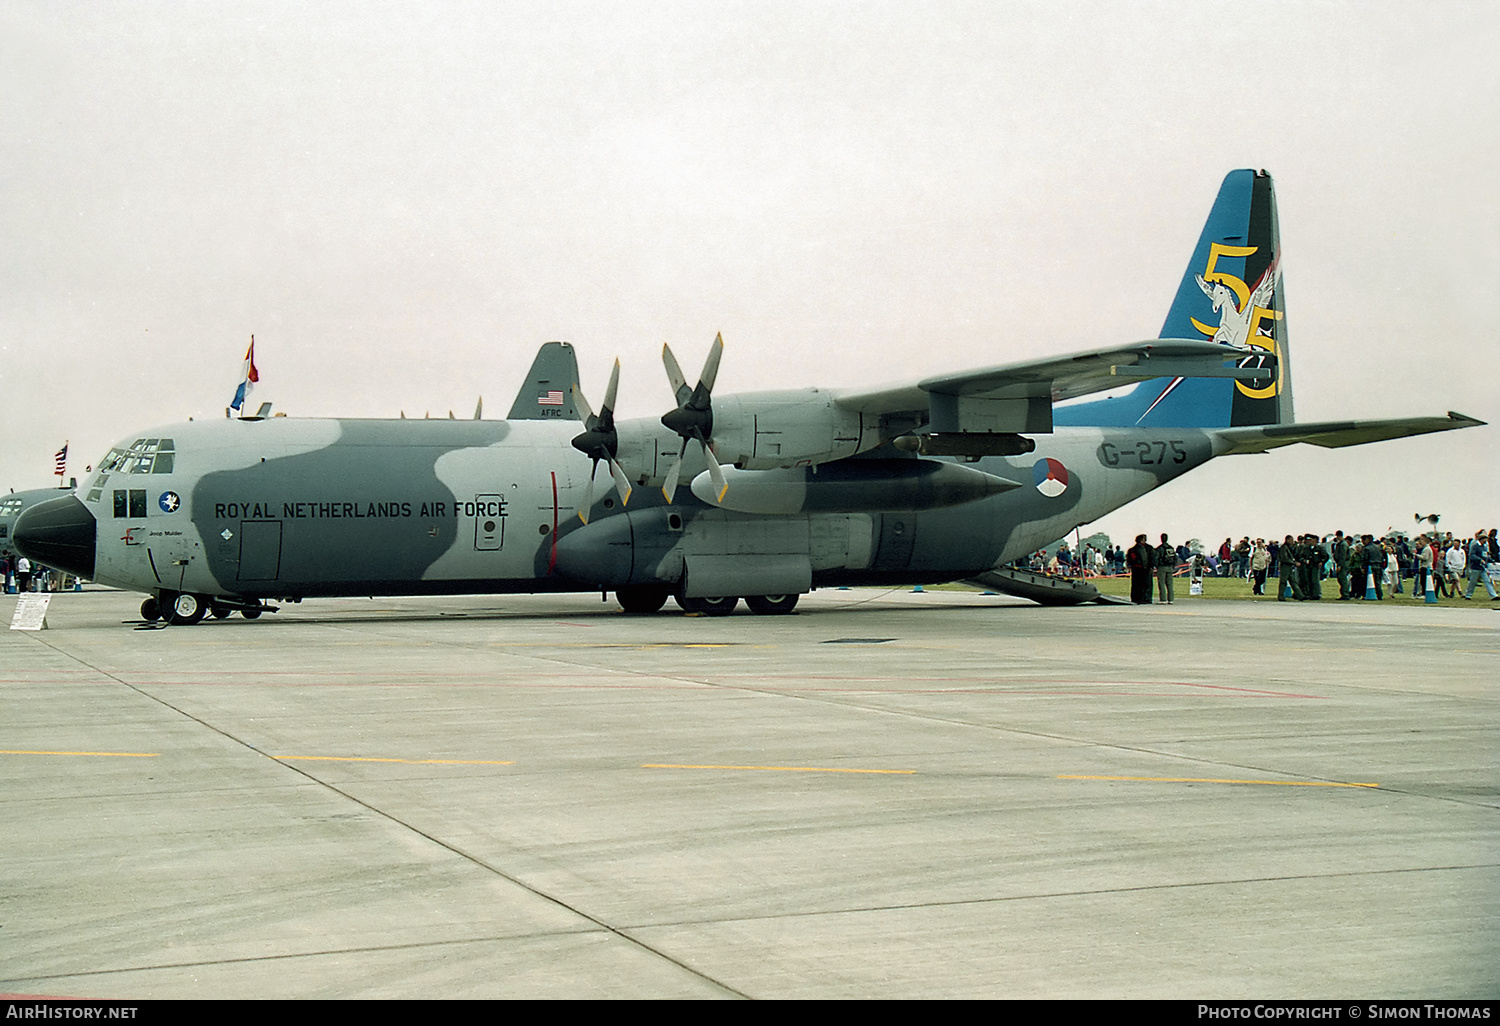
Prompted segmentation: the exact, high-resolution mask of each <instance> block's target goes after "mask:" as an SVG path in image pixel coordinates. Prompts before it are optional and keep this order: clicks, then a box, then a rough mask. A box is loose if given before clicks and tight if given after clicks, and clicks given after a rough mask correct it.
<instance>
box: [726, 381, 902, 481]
mask: <svg viewBox="0 0 1500 1026" xmlns="http://www.w3.org/2000/svg"><path fill="white" fill-rule="evenodd" d="M713 437H714V449H715V451H716V452H717V454H718V457H719V462H720V463H727V464H732V465H733V466H736V467H739V468H740V469H741V470H780V469H790V468H792V467H807V466H812V465H815V464H819V463H828V462H830V461H832V460H841V459H844V458H845V457H848V456H853V455H855V454H856V453H859V452H863V451H864V450H866V449H871V448H874V447H875V446H876V445H878V444H880V439H879V437H878V435H877V434H876V431H875V425H871V426H870V427H869V428H866V427H865V426H864V424H863V423H862V418H861V417H860V415H859V414H858V413H852V412H850V411H848V410H845V409H842V408H840V407H839V406H837V405H835V404H834V401H833V393H832V392H830V391H827V390H825V389H819V388H803V389H796V390H791V391H782V392H746V393H743V394H740V395H726V396H724V397H723V398H720V397H718V396H715V397H714V429H713Z"/></svg>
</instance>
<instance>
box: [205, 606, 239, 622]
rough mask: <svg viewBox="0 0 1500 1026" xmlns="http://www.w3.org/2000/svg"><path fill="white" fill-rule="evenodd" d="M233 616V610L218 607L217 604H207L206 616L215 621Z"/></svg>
mask: <svg viewBox="0 0 1500 1026" xmlns="http://www.w3.org/2000/svg"><path fill="white" fill-rule="evenodd" d="M233 614H234V610H233V609H230V608H229V607H228V606H223V605H220V604H219V603H217V602H210V603H209V604H208V615H209V616H211V617H213V618H214V619H215V620H223V619H225V618H226V617H229V616H231V615H233Z"/></svg>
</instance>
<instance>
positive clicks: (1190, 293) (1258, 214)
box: [1052, 170, 1292, 428]
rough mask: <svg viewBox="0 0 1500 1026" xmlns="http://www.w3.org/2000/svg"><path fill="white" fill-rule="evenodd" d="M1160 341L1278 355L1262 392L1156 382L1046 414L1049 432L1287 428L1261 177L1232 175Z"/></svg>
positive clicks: (1276, 286) (1286, 372) (1275, 241)
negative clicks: (1062, 428) (1206, 342)
mask: <svg viewBox="0 0 1500 1026" xmlns="http://www.w3.org/2000/svg"><path fill="white" fill-rule="evenodd" d="M1160 337H1161V338H1202V339H1211V340H1213V341H1215V342H1223V343H1227V344H1233V345H1248V346H1253V347H1255V348H1258V349H1265V350H1267V351H1268V352H1271V353H1275V354H1276V356H1277V367H1278V370H1277V374H1276V380H1275V381H1274V382H1273V383H1271V384H1269V385H1266V386H1264V387H1256V383H1255V382H1251V381H1236V380H1233V379H1231V378H1156V379H1154V380H1151V381H1143V382H1141V383H1140V384H1138V385H1136V386H1135V387H1134V388H1133V389H1131V390H1130V392H1129V393H1128V394H1125V395H1120V396H1115V397H1111V398H1105V399H1095V400H1092V401H1087V402H1080V403H1076V404H1074V405H1068V406H1058V407H1056V408H1055V409H1054V410H1053V416H1052V419H1053V423H1054V424H1057V425H1080V426H1095V427H1200V428H1213V427H1242V426H1249V425H1254V424H1282V423H1289V422H1291V420H1292V374H1291V366H1290V362H1289V360H1288V357H1287V347H1286V306H1285V301H1284V298H1283V295H1282V287H1281V233H1280V231H1279V230H1278V228H1277V223H1276V194H1275V191H1274V190H1273V189H1272V186H1271V176H1270V175H1268V174H1266V173H1265V172H1264V171H1248V170H1245V171H1231V172H1229V174H1228V175H1227V176H1225V178H1224V184H1223V185H1222V186H1220V188H1219V198H1218V199H1217V200H1216V201H1215V202H1214V206H1213V210H1211V211H1210V212H1209V215H1208V222H1207V223H1206V224H1205V225H1204V226H1203V235H1202V236H1201V237H1200V238H1199V239H1198V246H1197V248H1196V249H1194V250H1193V258H1192V260H1191V261H1190V262H1189V263H1188V268H1187V271H1186V273H1184V274H1183V276H1182V284H1181V285H1180V286H1179V287H1178V289H1177V298H1176V299H1175V300H1174V301H1173V302H1172V308H1171V310H1169V311H1168V312H1167V320H1166V323H1165V324H1163V325H1162V329H1161V335H1160Z"/></svg>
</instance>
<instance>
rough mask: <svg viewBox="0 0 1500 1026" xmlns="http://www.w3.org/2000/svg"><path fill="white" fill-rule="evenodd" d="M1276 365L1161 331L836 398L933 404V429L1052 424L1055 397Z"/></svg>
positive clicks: (873, 405) (850, 405)
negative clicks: (1139, 338)
mask: <svg viewBox="0 0 1500 1026" xmlns="http://www.w3.org/2000/svg"><path fill="white" fill-rule="evenodd" d="M1241 364H1243V366H1241ZM1275 372H1276V359H1275V357H1274V356H1273V355H1272V354H1270V353H1268V352H1266V351H1265V350H1263V349H1252V348H1241V347H1238V346H1225V345H1220V344H1218V343H1215V342H1205V341H1202V340H1192V339H1175V338H1157V339H1150V340H1148V341H1145V342H1136V343H1133V344H1131V345H1124V346H1117V347H1114V348H1112V349H1094V350H1090V351H1088V352H1083V353H1073V354H1071V355H1067V356H1054V357H1048V358H1046V359H1042V360H1027V361H1025V362H1023V363H1011V364H1003V365H1001V366H998V367H984V368H981V369H979V370H972V371H965V372H963V373H960V374H949V375H942V376H938V377H932V378H925V379H923V380H922V381H918V382H916V383H915V384H907V385H894V386H887V387H884V388H875V389H867V390H860V391H852V390H851V391H846V392H841V393H839V394H838V396H837V397H836V399H835V401H836V402H837V403H838V405H839V406H841V407H843V408H845V409H848V410H856V411H858V412H860V413H863V414H868V415H872V416H881V415H887V414H899V413H920V414H922V415H924V416H926V415H927V414H928V412H929V410H930V411H931V414H932V416H931V420H932V423H933V426H934V430H965V431H975V430H979V431H984V430H989V431H1026V432H1033V431H1050V430H1051V429H1052V415H1051V404H1052V403H1055V402H1060V401H1061V400H1063V399H1072V398H1073V397H1075V396H1080V395H1088V394H1090V393H1092V392H1103V391H1107V390H1109V389H1111V388H1119V387H1120V386H1121V385H1129V384H1133V383H1135V382H1138V381H1147V380H1150V379H1151V378H1172V377H1189V378H1198V377H1202V378H1240V379H1243V380H1254V379H1258V378H1266V377H1269V376H1272V375H1274V374H1275ZM945 414H946V415H945Z"/></svg>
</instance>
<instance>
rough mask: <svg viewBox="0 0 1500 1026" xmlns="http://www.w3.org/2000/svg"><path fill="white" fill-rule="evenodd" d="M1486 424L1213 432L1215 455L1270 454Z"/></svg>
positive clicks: (1380, 423)
mask: <svg viewBox="0 0 1500 1026" xmlns="http://www.w3.org/2000/svg"><path fill="white" fill-rule="evenodd" d="M1484 423H1485V422H1484V421H1482V420H1476V419H1475V418H1473V417H1466V416H1464V415H1463V414H1462V413H1454V412H1453V411H1452V410H1449V411H1448V416H1446V417H1406V418H1404V419H1401V420H1330V421H1324V422H1322V423H1308V424H1268V425H1265V426H1260V427H1238V428H1220V429H1218V430H1216V431H1214V432H1213V434H1214V439H1215V444H1214V455H1216V456H1228V455H1232V454H1236V453H1250V452H1270V451H1271V450H1272V449H1276V448H1279V447H1280V446H1283V445H1294V444H1296V443H1297V442H1306V443H1307V444H1309V445H1321V446H1322V447H1323V448H1325V449H1342V448H1344V446H1346V445H1364V444H1365V443H1366V442H1384V441H1386V440H1387V439H1391V438H1406V437H1408V436H1410V435H1426V434H1430V433H1432V432H1434V431H1454V430H1457V429H1458V428H1468V427H1481V426H1483V425H1484Z"/></svg>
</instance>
